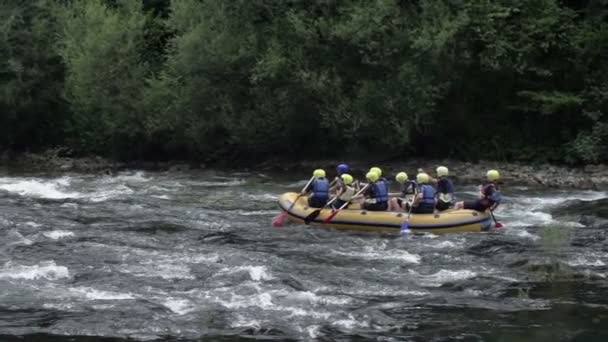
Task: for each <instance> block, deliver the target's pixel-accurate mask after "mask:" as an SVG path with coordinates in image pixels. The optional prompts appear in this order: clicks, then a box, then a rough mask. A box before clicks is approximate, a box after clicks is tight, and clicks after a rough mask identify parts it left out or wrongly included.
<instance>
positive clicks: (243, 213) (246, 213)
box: [234, 210, 278, 216]
mask: <svg viewBox="0 0 608 342" xmlns="http://www.w3.org/2000/svg"><path fill="white" fill-rule="evenodd" d="M234 212H235V213H236V214H237V215H241V216H268V215H273V214H276V213H277V212H278V210H253V211H245V210H235V211H234Z"/></svg>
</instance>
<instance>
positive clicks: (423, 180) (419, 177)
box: [416, 172, 429, 184]
mask: <svg viewBox="0 0 608 342" xmlns="http://www.w3.org/2000/svg"><path fill="white" fill-rule="evenodd" d="M416 181H417V182H418V183H420V184H425V183H428V182H429V175H427V174H426V173H424V172H421V173H419V174H417V175H416Z"/></svg>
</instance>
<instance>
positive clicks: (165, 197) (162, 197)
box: [150, 195, 171, 200]
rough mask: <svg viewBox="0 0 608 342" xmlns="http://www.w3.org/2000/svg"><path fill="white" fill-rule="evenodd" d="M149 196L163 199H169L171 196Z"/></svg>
mask: <svg viewBox="0 0 608 342" xmlns="http://www.w3.org/2000/svg"><path fill="white" fill-rule="evenodd" d="M150 197H154V198H158V199H163V200H170V199H171V197H169V196H167V195H152V196H150Z"/></svg>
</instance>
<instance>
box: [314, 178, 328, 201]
mask: <svg viewBox="0 0 608 342" xmlns="http://www.w3.org/2000/svg"><path fill="white" fill-rule="evenodd" d="M312 197H314V198H319V199H325V200H327V199H328V198H329V181H328V180H327V178H317V179H315V180H314V181H313V182H312Z"/></svg>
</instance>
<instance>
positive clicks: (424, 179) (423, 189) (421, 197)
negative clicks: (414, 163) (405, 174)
mask: <svg viewBox="0 0 608 342" xmlns="http://www.w3.org/2000/svg"><path fill="white" fill-rule="evenodd" d="M416 182H417V183H418V193H417V194H416V196H415V197H414V202H413V204H412V213H414V214H432V213H433V212H434V211H435V189H434V188H433V186H431V185H430V184H429V182H430V177H429V175H428V174H426V173H419V174H418V175H417V176H416Z"/></svg>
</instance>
